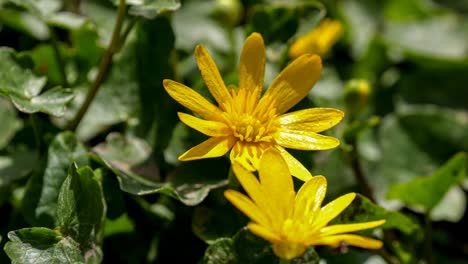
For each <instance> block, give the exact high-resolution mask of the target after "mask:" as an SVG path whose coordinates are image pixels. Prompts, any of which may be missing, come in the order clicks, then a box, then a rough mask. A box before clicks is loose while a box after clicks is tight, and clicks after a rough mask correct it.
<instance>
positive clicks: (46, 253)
mask: <svg viewBox="0 0 468 264" xmlns="http://www.w3.org/2000/svg"><path fill="white" fill-rule="evenodd" d="M8 238H9V239H10V241H9V242H7V243H6V245H5V252H6V253H7V255H8V257H9V258H10V259H11V263H13V264H33V263H34V264H59V263H65V264H75V263H85V260H84V257H83V256H82V254H81V251H80V248H79V247H80V245H79V244H78V243H77V242H76V241H74V240H73V239H71V238H69V237H64V236H62V234H60V232H59V231H56V230H52V229H48V228H44V227H32V228H24V229H20V230H16V231H11V232H9V233H8Z"/></svg>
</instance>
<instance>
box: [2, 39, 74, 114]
mask: <svg viewBox="0 0 468 264" xmlns="http://www.w3.org/2000/svg"><path fill="white" fill-rule="evenodd" d="M0 62H1V63H0V95H3V96H6V97H8V98H10V99H11V101H12V102H13V104H14V105H15V106H16V108H18V109H19V110H20V111H23V112H26V113H35V112H44V113H48V114H51V115H56V116H60V115H63V113H64V112H65V106H66V104H67V103H68V102H70V100H71V99H72V98H73V93H72V92H71V91H70V90H67V89H62V88H59V87H56V88H53V89H50V90H47V91H45V92H44V93H42V94H40V92H41V91H42V89H43V88H44V85H45V83H46V79H45V78H44V77H37V76H35V75H34V74H33V73H32V71H31V69H30V66H31V61H30V60H29V58H27V57H24V56H18V55H16V53H15V52H14V51H13V50H11V49H9V48H1V49H0Z"/></svg>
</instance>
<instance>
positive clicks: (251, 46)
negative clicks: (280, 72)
mask: <svg viewBox="0 0 468 264" xmlns="http://www.w3.org/2000/svg"><path fill="white" fill-rule="evenodd" d="M264 73H265V44H264V43H263V38H262V36H261V35H260V34H258V33H252V34H251V35H250V36H249V37H248V38H247V39H246V40H245V43H244V47H243V49H242V54H241V57H240V64H239V88H240V89H246V90H248V91H250V92H251V96H253V97H255V100H254V102H255V103H256V102H258V98H259V97H260V94H261V92H262V88H263V76H264Z"/></svg>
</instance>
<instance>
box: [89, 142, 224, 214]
mask: <svg viewBox="0 0 468 264" xmlns="http://www.w3.org/2000/svg"><path fill="white" fill-rule="evenodd" d="M94 152H96V153H97V154H98V155H99V157H95V159H96V161H98V162H100V163H102V164H103V165H105V166H106V167H108V168H110V169H111V170H112V171H113V172H114V173H115V174H116V175H117V177H118V180H119V183H120V188H121V189H122V190H123V191H125V192H128V193H131V194H136V195H145V194H152V193H164V194H166V195H169V196H171V197H174V198H176V199H178V200H180V201H181V202H183V203H184V204H186V205H196V204H198V203H200V202H201V201H203V199H204V198H205V197H206V196H207V195H208V193H209V192H210V190H211V189H214V188H219V187H221V186H224V185H225V184H227V179H226V178H224V177H225V175H227V168H228V167H227V166H226V163H225V162H222V161H218V162H214V161H213V160H211V161H197V162H187V163H184V164H183V165H181V166H179V167H177V168H176V169H175V170H174V171H173V172H172V173H170V174H169V175H168V178H167V179H166V180H165V181H161V180H160V179H159V176H158V168H157V167H156V165H155V164H154V161H152V160H151V158H150V157H151V156H150V154H151V152H150V148H149V146H148V145H147V144H146V143H145V142H144V141H143V140H141V139H138V138H132V137H129V136H127V137H125V136H121V135H118V134H111V135H110V136H109V137H108V138H107V141H106V143H102V144H99V145H97V146H96V147H95V148H94Z"/></svg>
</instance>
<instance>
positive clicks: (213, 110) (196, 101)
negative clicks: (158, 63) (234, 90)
mask: <svg viewBox="0 0 468 264" xmlns="http://www.w3.org/2000/svg"><path fill="white" fill-rule="evenodd" d="M163 85H164V88H165V89H166V91H167V93H168V94H169V95H170V96H171V97H172V98H174V100H176V101H177V102H179V103H180V104H181V105H183V106H185V107H187V108H188V109H190V110H192V111H193V112H195V113H197V114H199V115H200V116H201V117H203V118H205V119H209V120H222V119H221V118H220V116H221V113H222V112H221V110H220V109H219V108H218V107H216V106H214V105H213V104H212V103H210V102H209V101H208V100H206V99H205V98H203V96H201V95H200V94H199V93H197V92H195V91H194V90H193V89H191V88H189V87H187V86H185V85H183V84H181V83H178V82H175V81H173V80H168V79H166V80H164V81H163Z"/></svg>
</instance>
